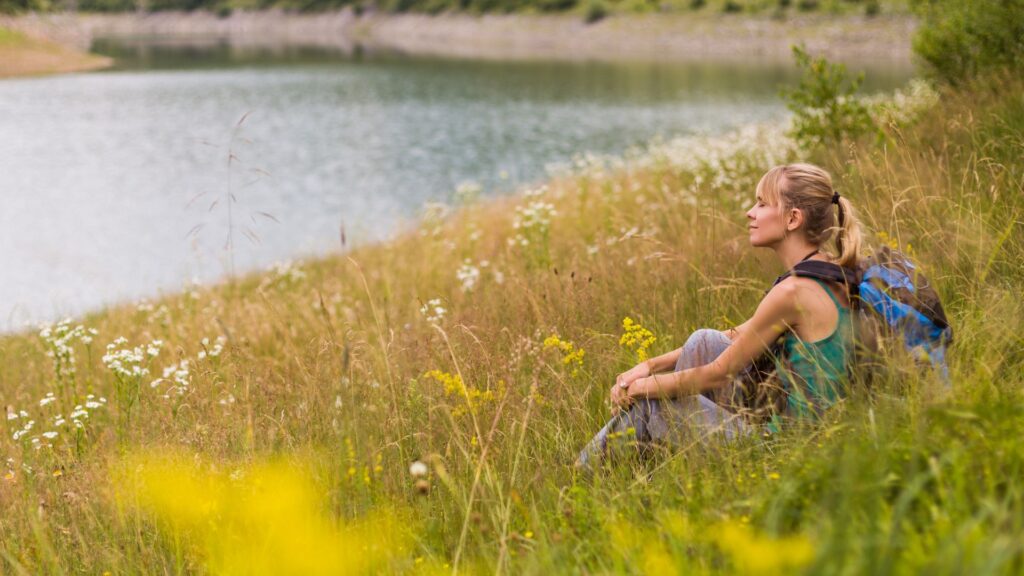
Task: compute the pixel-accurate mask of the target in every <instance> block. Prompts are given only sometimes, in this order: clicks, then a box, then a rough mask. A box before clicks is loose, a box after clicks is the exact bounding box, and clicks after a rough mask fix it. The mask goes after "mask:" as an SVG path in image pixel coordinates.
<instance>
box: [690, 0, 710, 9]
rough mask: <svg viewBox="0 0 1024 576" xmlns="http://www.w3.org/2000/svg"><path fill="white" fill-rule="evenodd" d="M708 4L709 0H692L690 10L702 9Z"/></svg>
mask: <svg viewBox="0 0 1024 576" xmlns="http://www.w3.org/2000/svg"><path fill="white" fill-rule="evenodd" d="M705 4H707V0H690V10H700V9H701V8H703V7H704V5H705Z"/></svg>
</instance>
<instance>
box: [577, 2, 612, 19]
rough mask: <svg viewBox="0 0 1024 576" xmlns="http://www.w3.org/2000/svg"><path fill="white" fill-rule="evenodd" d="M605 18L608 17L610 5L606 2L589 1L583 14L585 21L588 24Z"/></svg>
mask: <svg viewBox="0 0 1024 576" xmlns="http://www.w3.org/2000/svg"><path fill="white" fill-rule="evenodd" d="M605 16H608V5H607V4H605V3H604V0H587V6H586V8H585V12H584V13H583V20H584V21H585V22H586V23H587V24H592V23H594V22H597V21H598V20H602V19H604V17H605Z"/></svg>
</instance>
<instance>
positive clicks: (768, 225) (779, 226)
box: [747, 195, 786, 248]
mask: <svg viewBox="0 0 1024 576" xmlns="http://www.w3.org/2000/svg"><path fill="white" fill-rule="evenodd" d="M747 231H748V232H749V233H750V245H751V246H753V247H755V248H760V247H768V246H774V245H776V244H778V243H779V242H781V241H782V239H783V238H785V237H786V222H785V218H784V216H783V210H782V207H781V206H769V205H768V204H767V203H765V201H764V198H762V197H761V196H760V195H758V196H757V199H756V201H755V202H754V206H753V207H752V208H751V209H750V210H747Z"/></svg>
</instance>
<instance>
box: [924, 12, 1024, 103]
mask: <svg viewBox="0 0 1024 576" xmlns="http://www.w3.org/2000/svg"><path fill="white" fill-rule="evenodd" d="M915 8H916V11H917V12H918V14H919V15H920V17H921V27H920V29H919V30H918V32H917V35H916V36H915V38H914V51H915V52H916V53H917V55H918V56H920V57H921V59H922V60H924V61H925V63H926V64H927V65H928V68H929V72H930V73H931V74H932V76H934V77H937V78H938V79H940V80H943V81H945V82H948V83H950V84H954V85H955V84H958V83H960V82H962V81H963V80H965V79H967V78H969V77H971V76H975V75H977V74H978V73H979V72H983V71H985V70H989V69H996V68H1009V69H1011V70H1013V69H1020V68H1022V67H1024V0H971V1H970V2H965V1H963V0H918V1H917V2H915Z"/></svg>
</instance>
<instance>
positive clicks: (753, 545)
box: [710, 522, 814, 575]
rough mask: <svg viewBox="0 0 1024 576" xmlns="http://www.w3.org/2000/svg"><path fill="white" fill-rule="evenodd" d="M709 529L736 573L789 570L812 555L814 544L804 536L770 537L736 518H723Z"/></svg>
mask: <svg viewBox="0 0 1024 576" xmlns="http://www.w3.org/2000/svg"><path fill="white" fill-rule="evenodd" d="M710 533H711V535H712V538H713V540H714V542H715V543H716V544H717V545H718V547H719V548H721V549H722V551H723V552H725V553H726V554H727V555H728V556H729V558H730V559H731V560H732V564H733V566H734V567H735V568H736V570H737V571H738V572H739V573H740V574H752V575H757V574H791V573H794V572H798V571H800V570H801V569H802V568H804V567H806V566H807V565H808V564H810V562H811V560H813V559H814V545H813V544H811V541H810V540H809V539H808V538H807V537H806V536H802V535H795V536H788V537H783V538H771V537H769V536H766V535H762V534H759V533H757V532H755V531H754V529H753V528H751V527H750V526H748V525H746V524H744V523H736V522H723V523H722V524H719V525H718V526H716V527H715V528H713V529H712V530H711V532H710Z"/></svg>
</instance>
